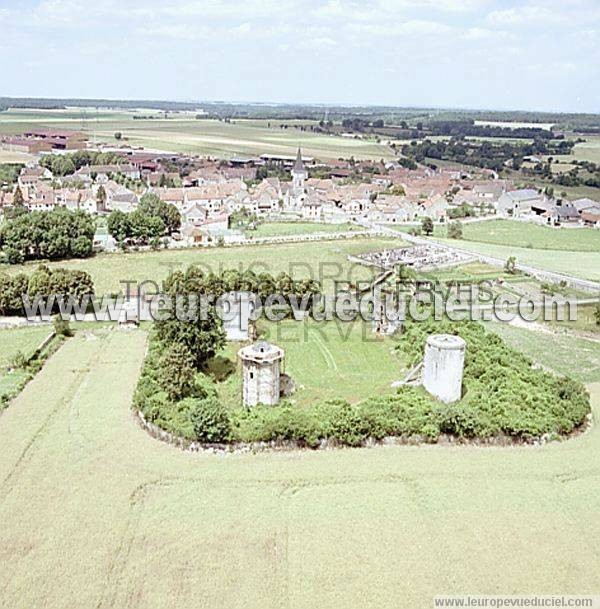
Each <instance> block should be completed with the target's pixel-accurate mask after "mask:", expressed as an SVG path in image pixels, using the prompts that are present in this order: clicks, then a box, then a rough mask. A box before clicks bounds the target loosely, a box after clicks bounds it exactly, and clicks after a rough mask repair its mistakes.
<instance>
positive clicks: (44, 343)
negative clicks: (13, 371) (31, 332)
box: [28, 330, 56, 361]
mask: <svg viewBox="0 0 600 609" xmlns="http://www.w3.org/2000/svg"><path fill="white" fill-rule="evenodd" d="M55 336H56V332H54V330H53V331H52V332H50V334H49V335H48V336H46V338H45V339H44V340H43V341H42V342H41V343H40V344H39V345H38V347H37V349H36V350H35V351H34V352H33V355H32V356H31V357H30V358H29V360H28V361H31V360H32V359H34V358H36V357H37V356H38V355H39V354H40V353H42V351H44V349H45V348H46V347H47V346H48V345H49V344H50V343H51V342H52V341H53V340H54V337H55Z"/></svg>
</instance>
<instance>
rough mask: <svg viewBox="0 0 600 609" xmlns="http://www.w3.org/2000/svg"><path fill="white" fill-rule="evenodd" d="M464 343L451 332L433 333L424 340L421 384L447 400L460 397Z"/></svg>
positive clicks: (442, 399) (454, 400) (437, 396)
mask: <svg viewBox="0 0 600 609" xmlns="http://www.w3.org/2000/svg"><path fill="white" fill-rule="evenodd" d="M466 347H467V343H466V342H465V341H464V340H463V339H462V338H461V337H460V336H454V335H452V334H432V335H431V336H430V337H429V338H428V339H427V343H426V344H425V358H424V360H423V387H425V389H426V390H427V391H428V392H429V393H431V395H433V396H434V397H436V398H438V400H441V401H442V402H445V403H446V404H450V403H451V402H456V401H458V400H460V398H461V396H462V379H463V369H464V364H465V350H466Z"/></svg>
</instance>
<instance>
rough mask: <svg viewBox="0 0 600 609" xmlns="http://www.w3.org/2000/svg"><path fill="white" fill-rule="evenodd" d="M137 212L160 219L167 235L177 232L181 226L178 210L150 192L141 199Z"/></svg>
mask: <svg viewBox="0 0 600 609" xmlns="http://www.w3.org/2000/svg"><path fill="white" fill-rule="evenodd" d="M138 211H140V212H142V213H144V214H146V215H147V216H153V217H157V218H160V219H161V220H162V222H163V225H164V231H163V233H164V232H165V231H166V232H167V233H168V234H169V235H170V234H172V233H174V232H175V231H177V230H179V227H180V226H181V214H180V213H179V210H178V209H177V208H176V207H175V206H174V205H172V204H170V203H165V202H164V201H163V200H161V199H160V197H159V196H158V195H156V194H154V193H152V192H148V193H146V194H145V195H144V196H143V197H142V198H141V199H140V204H139V207H138Z"/></svg>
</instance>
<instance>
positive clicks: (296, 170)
mask: <svg viewBox="0 0 600 609" xmlns="http://www.w3.org/2000/svg"><path fill="white" fill-rule="evenodd" d="M307 178H308V171H306V167H305V166H304V161H303V160H302V151H301V150H300V147H298V153H297V154H296V162H295V163H294V167H293V169H292V189H293V191H294V195H296V196H298V195H301V194H302V193H304V181H305V180H306V179H307Z"/></svg>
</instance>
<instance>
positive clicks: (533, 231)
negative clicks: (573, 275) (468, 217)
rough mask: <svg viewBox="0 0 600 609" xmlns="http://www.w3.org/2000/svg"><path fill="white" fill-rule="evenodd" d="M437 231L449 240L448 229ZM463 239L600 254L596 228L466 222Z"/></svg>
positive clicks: (514, 222)
mask: <svg viewBox="0 0 600 609" xmlns="http://www.w3.org/2000/svg"><path fill="white" fill-rule="evenodd" d="M435 228H436V230H435V233H434V234H435V235H436V236H440V237H446V227H445V226H444V227H442V226H439V225H438V226H436V227H435ZM463 240H464V241H476V242H479V243H491V244H495V245H514V246H517V247H524V248H528V249H542V250H561V251H571V252H596V253H597V252H600V231H598V230H595V229H593V228H581V229H579V228H578V229H574V228H559V227H557V228H552V227H550V226H541V225H538V224H532V223H531V222H517V221H514V220H489V221H486V222H467V223H464V224H463Z"/></svg>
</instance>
